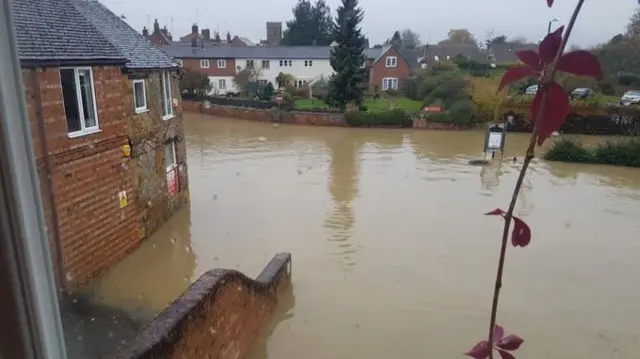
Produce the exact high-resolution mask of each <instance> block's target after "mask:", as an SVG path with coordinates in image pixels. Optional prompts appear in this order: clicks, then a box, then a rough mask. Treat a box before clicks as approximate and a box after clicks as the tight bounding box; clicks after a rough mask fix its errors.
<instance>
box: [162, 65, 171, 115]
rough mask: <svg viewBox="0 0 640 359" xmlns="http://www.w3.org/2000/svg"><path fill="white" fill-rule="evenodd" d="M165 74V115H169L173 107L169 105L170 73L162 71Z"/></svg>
mask: <svg viewBox="0 0 640 359" xmlns="http://www.w3.org/2000/svg"><path fill="white" fill-rule="evenodd" d="M164 76H165V81H164V87H165V96H166V99H165V101H166V103H167V115H171V114H173V107H172V106H171V74H170V73H169V72H168V71H167V72H165V73H164Z"/></svg>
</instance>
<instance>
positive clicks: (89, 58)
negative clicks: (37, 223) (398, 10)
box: [11, 0, 188, 289]
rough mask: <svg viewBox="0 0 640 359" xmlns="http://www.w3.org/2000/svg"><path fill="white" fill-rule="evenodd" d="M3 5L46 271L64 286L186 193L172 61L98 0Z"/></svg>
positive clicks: (93, 270) (120, 253)
mask: <svg viewBox="0 0 640 359" xmlns="http://www.w3.org/2000/svg"><path fill="white" fill-rule="evenodd" d="M11 4H12V9H13V13H14V19H15V27H16V37H17V42H18V52H19V57H20V62H21V66H22V77H23V83H24V90H25V93H26V99H27V106H28V116H29V120H30V122H31V135H32V138H33V146H34V151H35V156H36V164H37V168H38V172H39V174H40V184H41V189H42V191H41V193H42V200H43V204H44V209H45V215H46V220H47V231H48V234H49V238H50V243H51V248H52V254H53V257H54V258H53V262H54V264H55V269H56V279H57V281H58V285H59V286H60V287H61V288H68V289H72V288H74V287H76V286H79V285H82V284H83V283H85V282H86V281H87V280H88V279H90V278H92V277H94V276H96V275H97V274H99V273H100V272H102V271H104V270H105V269H107V268H108V267H109V266H110V265H112V264H114V263H116V262H117V261H119V260H120V259H122V258H123V257H124V256H125V255H126V254H127V253H128V252H130V251H131V250H133V249H135V248H136V247H137V246H138V245H139V244H140V242H141V241H142V239H143V238H144V237H145V236H148V235H149V234H150V233H151V232H153V231H154V230H156V229H157V228H158V227H159V225H160V224H161V223H162V222H163V221H164V220H165V219H166V218H167V217H169V216H170V215H171V214H172V213H173V212H174V211H175V209H176V208H177V207H179V206H180V205H181V204H183V203H184V202H185V201H186V200H187V199H188V189H187V183H188V182H187V167H186V150H185V143H184V133H183V129H182V110H181V107H180V94H179V90H178V87H177V80H176V77H177V72H178V71H177V70H178V66H177V65H176V64H174V62H173V60H172V59H171V57H170V56H168V55H167V54H166V53H164V52H163V51H162V50H160V49H158V48H157V47H155V45H153V44H151V43H150V42H149V41H148V40H146V39H145V38H144V37H142V36H141V35H139V34H138V33H137V32H136V31H135V30H134V29H132V28H131V27H129V26H128V25H127V24H126V23H124V22H123V21H122V20H121V19H120V18H119V17H118V16H116V15H115V14H113V13H112V12H111V11H109V10H108V9H107V8H106V7H104V5H102V4H100V3H98V2H97V1H85V0H30V1H14V2H12V3H11Z"/></svg>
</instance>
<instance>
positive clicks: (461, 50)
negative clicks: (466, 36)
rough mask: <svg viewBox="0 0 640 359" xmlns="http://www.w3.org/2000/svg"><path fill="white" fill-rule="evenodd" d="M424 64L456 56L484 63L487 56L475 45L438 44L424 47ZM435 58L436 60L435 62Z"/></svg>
mask: <svg viewBox="0 0 640 359" xmlns="http://www.w3.org/2000/svg"><path fill="white" fill-rule="evenodd" d="M423 54H424V62H426V63H433V62H434V61H438V60H446V59H451V60H452V59H453V58H454V57H456V56H457V55H462V56H465V57H468V58H470V59H472V60H476V61H486V60H487V54H486V53H485V52H483V51H482V50H481V49H480V48H478V46H476V45H458V44H439V45H425V47H424V51H423ZM436 56H437V57H438V60H436Z"/></svg>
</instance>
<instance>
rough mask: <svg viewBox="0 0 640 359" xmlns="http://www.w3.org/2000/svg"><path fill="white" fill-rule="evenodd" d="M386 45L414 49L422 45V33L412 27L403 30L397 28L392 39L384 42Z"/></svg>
mask: <svg viewBox="0 0 640 359" xmlns="http://www.w3.org/2000/svg"><path fill="white" fill-rule="evenodd" d="M384 44H385V45H391V46H393V47H395V48H398V49H407V50H413V49H417V48H418V47H420V45H421V44H422V43H421V42H420V35H419V34H418V33H417V32H415V31H412V30H411V29H404V30H402V32H400V31H398V30H396V31H395V32H394V33H393V36H392V37H391V38H390V39H387V40H386V41H385V42H384Z"/></svg>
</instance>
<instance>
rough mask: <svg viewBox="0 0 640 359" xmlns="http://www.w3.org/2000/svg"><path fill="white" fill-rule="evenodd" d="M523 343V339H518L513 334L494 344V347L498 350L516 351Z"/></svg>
mask: <svg viewBox="0 0 640 359" xmlns="http://www.w3.org/2000/svg"><path fill="white" fill-rule="evenodd" d="M523 342H524V339H522V338H520V337H519V336H517V335H515V334H510V335H507V336H506V337H504V338H502V340H501V341H500V342H499V343H496V346H497V347H498V348H500V349H505V350H516V349H518V348H520V345H522V343H523Z"/></svg>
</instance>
